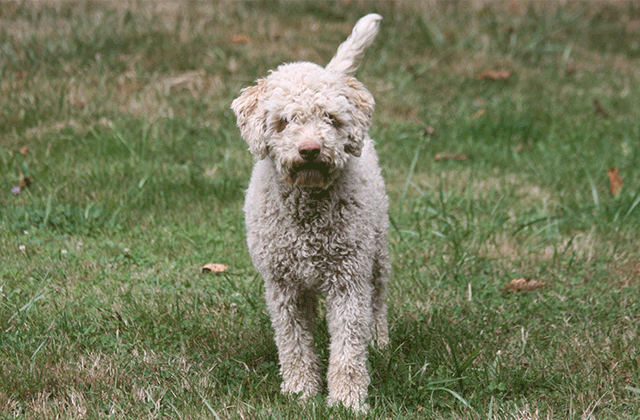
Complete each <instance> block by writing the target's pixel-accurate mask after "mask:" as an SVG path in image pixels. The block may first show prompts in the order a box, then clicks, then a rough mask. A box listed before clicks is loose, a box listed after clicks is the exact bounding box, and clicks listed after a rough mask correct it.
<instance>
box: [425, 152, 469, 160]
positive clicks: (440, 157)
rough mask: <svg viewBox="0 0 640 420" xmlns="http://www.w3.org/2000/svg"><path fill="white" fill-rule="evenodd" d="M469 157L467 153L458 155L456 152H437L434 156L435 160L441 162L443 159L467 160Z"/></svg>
mask: <svg viewBox="0 0 640 420" xmlns="http://www.w3.org/2000/svg"><path fill="white" fill-rule="evenodd" d="M466 159H467V155H456V154H455V153H437V154H436V155H435V156H434V157H433V160H435V161H436V162H439V161H441V160H460V161H462V160H466Z"/></svg>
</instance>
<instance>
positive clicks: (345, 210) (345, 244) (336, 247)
mask: <svg viewBox="0 0 640 420" xmlns="http://www.w3.org/2000/svg"><path fill="white" fill-rule="evenodd" d="M381 19H382V18H381V17H380V16H379V15H377V14H370V15H367V16H365V17H363V18H362V19H360V20H359V21H358V22H357V24H356V26H355V27H354V28H353V32H352V34H351V35H350V36H349V38H347V40H346V41H345V42H344V43H343V44H342V45H340V47H339V48H338V51H337V53H336V55H335V57H334V58H333V59H332V60H331V62H330V63H329V64H328V65H327V67H326V68H322V67H320V66H318V65H316V64H313V63H303V62H298V63H291V64H283V65H281V66H280V67H278V69H277V70H275V71H273V72H271V73H270V74H269V76H267V77H266V78H264V79H259V80H258V81H257V84H256V85H255V86H251V87H247V88H245V89H243V90H242V92H241V94H240V96H239V97H238V98H237V99H236V100H234V101H233V103H232V105H231V107H232V108H233V111H234V112H235V114H236V117H237V122H238V127H239V128H240V131H241V133H242V136H243V137H244V139H245V140H246V141H247V143H248V144H249V150H250V151H251V153H252V154H253V155H254V157H255V158H256V163H255V166H254V169H253V174H252V175H251V181H250V183H249V189H248V191H247V196H246V201H245V205H244V212H245V219H246V228H247V242H248V245H249V251H250V254H251V258H252V260H253V263H254V265H255V267H256V269H257V270H258V271H259V272H260V274H261V275H262V277H263V279H264V282H265V291H266V292H265V294H266V300H267V304H268V307H269V312H270V314H271V320H272V324H273V328H274V330H275V341H276V345H277V347H278V353H279V358H280V367H281V368H280V372H281V374H282V378H283V382H282V392H283V393H285V394H301V397H303V398H305V397H309V396H313V395H315V394H317V393H318V392H319V391H320V390H321V387H322V379H321V372H320V361H319V358H318V355H317V353H316V351H315V347H314V340H313V330H314V326H315V318H316V307H317V294H318V293H322V294H324V295H325V296H326V304H325V306H326V317H327V324H328V328H329V334H330V336H331V345H330V357H329V369H328V374H327V380H328V387H329V396H328V403H329V405H333V404H335V403H336V402H341V403H342V404H344V405H345V406H347V407H351V408H354V409H356V410H359V409H366V407H367V406H366V404H365V402H364V400H365V398H366V396H367V388H368V386H369V374H368V372H367V366H366V363H367V344H368V342H369V341H370V340H371V339H372V338H375V339H376V342H377V344H378V345H379V346H380V347H383V346H385V345H386V344H388V342H389V333H388V327H387V308H386V304H385V289H386V283H387V279H388V278H389V272H390V265H389V254H388V250H387V231H388V227H389V219H388V216H387V208H388V199H387V195H386V193H385V187H384V181H383V179H382V176H381V174H380V167H379V166H378V157H377V155H376V152H375V150H374V148H373V145H374V143H373V140H371V138H370V137H369V134H368V130H369V125H370V124H371V117H372V114H373V108H374V100H373V97H372V96H371V94H370V93H369V92H368V91H367V90H366V89H365V87H364V86H363V85H362V84H361V83H360V82H358V81H357V80H356V79H355V78H354V77H353V74H354V73H355V71H356V69H357V68H358V66H359V64H360V61H361V60H362V57H363V55H364V50H365V49H366V48H367V47H368V46H369V45H370V44H371V43H372V42H373V40H374V38H375V36H376V34H377V32H378V25H379V21H380V20H381Z"/></svg>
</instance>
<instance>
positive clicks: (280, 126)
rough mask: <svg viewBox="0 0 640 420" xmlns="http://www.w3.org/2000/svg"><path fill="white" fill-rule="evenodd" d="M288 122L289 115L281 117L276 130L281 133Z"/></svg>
mask: <svg viewBox="0 0 640 420" xmlns="http://www.w3.org/2000/svg"><path fill="white" fill-rule="evenodd" d="M287 124H289V120H288V119H287V117H282V118H280V119H279V120H278V124H276V131H277V132H278V133H281V132H282V131H283V130H284V129H285V128H287Z"/></svg>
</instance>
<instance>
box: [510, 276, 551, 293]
mask: <svg viewBox="0 0 640 420" xmlns="http://www.w3.org/2000/svg"><path fill="white" fill-rule="evenodd" d="M546 284H547V283H545V282H542V281H537V280H533V279H513V280H511V281H510V282H509V283H507V284H506V285H505V286H504V287H503V288H502V290H503V291H505V292H529V291H531V290H535V289H538V288H540V287H542V286H544V285H546Z"/></svg>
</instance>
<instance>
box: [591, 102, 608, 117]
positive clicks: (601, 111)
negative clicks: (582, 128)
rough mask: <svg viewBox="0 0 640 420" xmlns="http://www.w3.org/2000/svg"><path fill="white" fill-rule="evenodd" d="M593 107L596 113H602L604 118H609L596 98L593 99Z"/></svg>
mask: <svg viewBox="0 0 640 420" xmlns="http://www.w3.org/2000/svg"><path fill="white" fill-rule="evenodd" d="M593 107H594V108H595V109H596V114H600V115H602V116H603V117H604V118H609V112H607V110H606V109H604V108H603V107H602V105H600V102H598V100H597V99H594V100H593Z"/></svg>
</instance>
